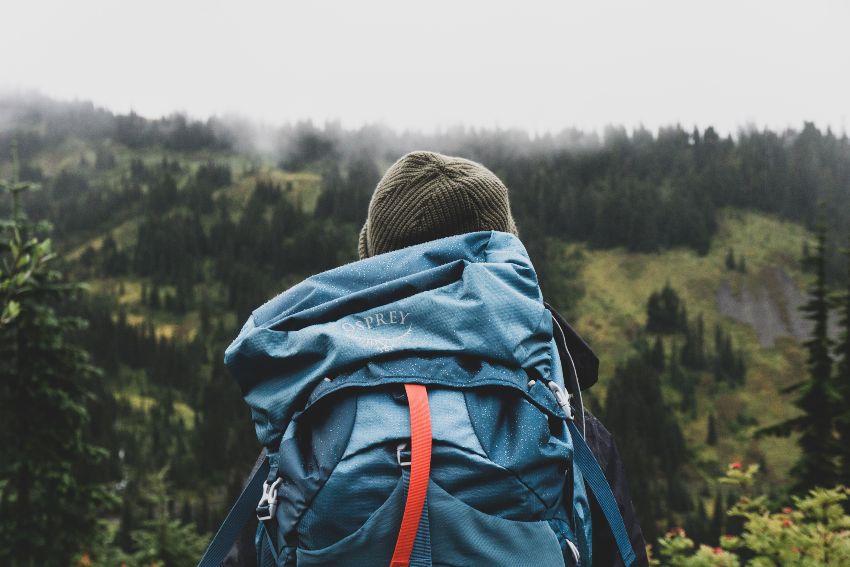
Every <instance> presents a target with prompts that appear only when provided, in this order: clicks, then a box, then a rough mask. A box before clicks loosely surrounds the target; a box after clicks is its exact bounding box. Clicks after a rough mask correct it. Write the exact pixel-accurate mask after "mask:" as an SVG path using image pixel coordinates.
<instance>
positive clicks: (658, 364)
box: [649, 335, 664, 372]
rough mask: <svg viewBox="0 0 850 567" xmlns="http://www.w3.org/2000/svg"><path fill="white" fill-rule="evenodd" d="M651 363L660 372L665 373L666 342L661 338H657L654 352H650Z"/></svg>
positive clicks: (653, 346)
mask: <svg viewBox="0 0 850 567" xmlns="http://www.w3.org/2000/svg"><path fill="white" fill-rule="evenodd" d="M649 362H650V364H652V367H653V368H655V369H656V370H658V371H659V372H664V341H663V340H662V339H661V336H660V335H659V336H657V337H655V342H654V343H653V344H652V350H651V351H650V352H649Z"/></svg>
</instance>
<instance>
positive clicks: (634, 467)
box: [604, 355, 692, 539]
mask: <svg viewBox="0 0 850 567" xmlns="http://www.w3.org/2000/svg"><path fill="white" fill-rule="evenodd" d="M604 415H605V419H606V425H607V426H608V427H609V428H610V430H611V432H612V433H613V434H614V435H615V437H616V438H617V446H618V448H619V449H620V451H621V452H622V457H623V462H624V465H625V467H626V470H628V471H629V481H630V483H631V484H632V486H639V487H640V490H636V491H634V493H633V497H634V499H635V500H634V503H635V508H636V510H637V514H638V516H639V518H640V519H641V526H642V527H643V529H644V533H646V534H648V537H649V538H650V539H653V538H654V536H655V535H657V533H658V526H656V524H655V522H656V520H659V519H664V520H665V521H666V520H668V519H670V518H671V517H672V516H673V515H674V514H675V513H681V512H686V511H687V509H688V508H690V506H691V504H692V503H691V501H690V499H689V497H688V496H687V493H686V492H685V491H684V489H683V484H682V467H683V466H684V465H685V463H686V462H687V460H688V452H687V449H686V447H685V441H684V437H683V436H682V432H681V430H680V428H679V424H678V422H677V420H676V417H675V414H674V412H673V410H672V409H671V408H670V407H668V406H667V404H666V403H665V402H664V399H663V396H662V394H661V387H660V381H659V376H658V372H657V371H656V370H655V369H654V368H652V366H651V365H649V364H648V362H647V361H646V360H645V356H644V355H637V356H634V357H632V358H630V359H628V360H627V361H626V363H625V365H623V366H619V367H617V369H616V371H615V374H614V378H613V380H612V381H611V384H610V386H609V389H608V395H607V398H606V403H605V411H604ZM649 455H652V457H648V456H649Z"/></svg>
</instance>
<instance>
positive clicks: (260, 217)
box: [0, 99, 850, 562]
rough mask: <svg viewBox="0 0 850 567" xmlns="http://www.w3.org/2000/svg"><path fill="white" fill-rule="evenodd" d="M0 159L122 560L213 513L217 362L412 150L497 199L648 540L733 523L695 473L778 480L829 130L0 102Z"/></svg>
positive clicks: (826, 211)
mask: <svg viewBox="0 0 850 567" xmlns="http://www.w3.org/2000/svg"><path fill="white" fill-rule="evenodd" d="M13 142H16V143H17V148H18V153H19V160H20V177H21V179H22V180H23V181H30V182H33V183H36V184H38V185H40V187H41V189H40V190H39V191H35V192H31V193H26V194H24V195H23V209H24V211H25V212H26V213H27V214H28V215H29V217H30V218H31V219H32V220H33V221H48V222H49V223H50V225H52V227H53V229H52V238H53V241H54V246H55V247H56V248H57V249H58V250H59V251H60V253H61V255H62V258H63V260H62V262H63V264H62V266H61V269H62V270H63V271H64V272H66V273H67V274H69V277H70V278H73V279H74V280H78V281H83V282H86V283H87V285H88V292H87V293H81V294H79V295H75V296H74V299H73V300H63V301H62V302H61V310H62V312H63V313H64V314H66V315H69V316H75V317H77V316H78V317H81V318H82V319H84V320H86V321H88V327H87V328H86V329H85V330H80V331H77V332H76V336H78V337H79V340H80V342H81V344H82V346H83V347H84V348H85V349H86V350H87V351H88V352H90V353H91V355H92V361H93V363H94V365H95V366H96V367H98V368H100V369H101V370H102V372H101V374H100V375H99V376H98V378H97V379H96V380H95V381H94V382H95V383H96V388H95V391H96V399H94V400H92V401H91V402H90V403H89V414H90V419H89V421H88V424H87V426H86V427H87V429H88V432H87V439H88V440H89V441H90V442H91V443H93V444H94V445H96V446H98V447H102V448H104V449H105V452H104V455H105V458H104V459H102V460H101V461H100V464H98V465H97V466H96V467H92V469H93V470H92V471H90V473H91V474H92V475H93V478H97V479H98V480H99V481H102V482H104V483H108V484H109V485H110V486H114V487H117V488H116V489H115V491H116V493H117V495H118V496H119V497H120V498H119V499H117V500H116V501H115V502H113V505H112V506H111V508H108V510H109V511H108V512H107V513H106V515H105V517H108V518H110V519H111V520H113V521H112V522H111V524H110V525H111V526H112V527H113V528H114V530H115V542H116V545H117V546H118V547H119V548H120V549H121V550H122V553H127V554H133V553H135V554H136V556H137V557H138V556H139V554H140V553H142V551H141V550H142V549H143V548H144V547H145V545H148V546H150V545H154V544H153V543H150V542H148V543H145V541H146V540H144V537H143V536H139V534H144V533H146V532H144V529H146V526H150V525H151V522H157V521H159V522H168V521H174V522H178V523H182V524H185V525H193V526H194V528H193V529H195V530H196V531H197V532H198V533H199V534H202V535H204V536H205V535H206V534H209V532H210V531H211V530H213V529H214V527H215V526H216V525H217V523H218V522H219V521H220V520H221V518H222V517H223V514H224V512H225V507H226V505H227V504H228V503H229V502H230V501H231V499H232V498H233V497H234V496H235V494H237V493H238V490H239V488H240V485H241V482H242V480H243V478H244V475H245V474H246V472H247V470H248V469H249V468H250V466H251V464H252V463H253V459H254V457H255V456H256V453H257V452H258V451H259V447H258V445H257V442H256V440H255V437H254V434H253V431H252V427H251V420H250V415H249V412H248V410H247V407H246V406H245V405H244V403H243V402H242V400H241V397H240V393H239V390H238V388H237V387H236V385H235V384H234V383H233V382H232V381H231V380H230V378H229V376H228V374H227V371H226V369H225V368H224V365H223V363H222V358H223V352H224V348H225V347H226V346H227V344H228V343H229V341H230V340H231V339H232V338H233V337H235V335H236V333H237V332H238V330H239V328H240V326H241V325H242V323H243V322H244V320H245V318H246V317H247V316H248V315H249V314H250V312H251V310H252V309H254V308H255V307H257V306H258V305H260V304H261V303H262V302H264V301H265V300H267V299H269V298H270V297H272V296H274V295H275V294H277V293H279V292H280V291H282V290H284V289H286V288H287V287H288V286H290V285H292V284H294V283H297V282H298V281H300V280H301V279H303V278H305V277H307V276H309V275H311V274H314V273H317V272H319V271H323V270H326V269H329V268H331V267H334V266H337V265H339V264H341V263H344V262H348V261H352V260H355V259H356V241H357V233H358V230H359V228H360V226H361V225H362V222H363V221H364V219H365V214H366V209H367V206H368V202H369V197H370V195H371V192H372V190H373V188H374V186H375V183H376V182H377V181H378V179H379V178H380V175H381V173H382V171H383V169H384V168H386V167H387V166H388V165H389V164H390V163H392V161H393V160H394V159H396V158H397V157H399V156H400V155H402V154H403V153H404V152H406V151H409V150H412V149H432V150H436V151H443V152H446V153H451V154H457V155H462V156H464V157H468V158H470V159H474V160H477V161H480V162H482V163H483V164H485V165H486V166H488V167H489V168H491V169H492V170H493V171H495V172H496V173H497V174H498V175H499V176H500V177H501V178H502V179H503V180H504V181H505V183H506V184H507V186H508V187H509V189H510V196H511V200H512V205H513V207H514V210H515V216H516V218H517V222H518V225H519V230H520V236H521V238H522V239H523V241H524V242H525V244H526V246H527V248H528V249H529V252H530V254H531V256H532V260H533V261H534V264H535V267H536V268H537V270H538V273H539V276H540V279H541V283H542V287H543V290H544V294H545V295H546V297H547V298H548V300H549V301H550V302H552V303H553V304H554V305H555V306H556V307H558V308H559V309H561V310H562V311H563V312H564V313H565V314H567V315H568V319H569V320H571V321H572V322H573V323H574V324H575V326H576V328H577V329H578V330H579V332H580V333H581V334H582V335H584V336H585V338H586V339H587V340H588V341H589V342H590V344H591V346H593V347H594V349H595V350H596V352H597V354H598V355H599V356H600V358H601V360H602V379H601V381H600V383H599V384H598V385H596V386H595V387H594V388H593V389H592V390H591V391H590V392H589V393H588V395H587V399H586V402H587V403H588V404H589V405H590V407H591V408H592V409H593V410H594V411H595V412H597V413H599V414H600V415H601V417H602V418H603V419H604V421H605V422H606V423H607V424H608V426H609V427H610V428H611V430H612V431H613V432H614V433H615V435H616V436H617V438H618V440H619V441H618V442H619V445H620V448H621V451H622V453H623V455H624V458H625V460H626V463H627V467H628V468H629V473H630V477H631V483H632V490H633V494H634V495H635V504H636V506H637V507H638V512H639V514H640V516H641V518H642V520H643V523H644V527H645V531H646V532H647V535H648V536H650V537H651V538H653V539H654V538H655V537H657V536H659V535H660V534H661V533H662V532H663V530H664V529H666V527H669V526H672V525H683V526H685V527H686V528H687V530H688V533H689V534H691V535H692V537H694V538H695V539H697V540H698V541H702V542H705V543H711V544H714V545H716V543H717V542H718V540H719V538H720V536H721V535H723V534H725V533H727V531H726V530H727V529H734V526H727V525H726V524H725V522H726V520H725V511H726V508H727V507H728V506H731V498H732V497H733V494H732V493H731V492H730V491H729V490H727V489H725V488H721V487H718V486H717V485H716V484H715V483H714V482H713V480H712V479H714V478H715V477H717V476H718V475H719V474H721V473H722V472H723V471H724V470H726V468H727V466H728V463H730V462H738V461H746V462H749V463H757V464H759V465H760V472H759V477H758V478H759V482H761V483H763V484H764V486H765V489H766V491H767V492H769V493H770V494H771V496H772V497H780V496H782V495H784V494H786V493H787V492H788V491H789V490H791V488H792V487H793V486H794V484H795V474H796V473H795V470H796V469H794V468H793V467H794V465H795V463H796V462H797V461H798V460H799V459H800V451H799V449H798V447H797V443H796V437H794V436H791V437H779V436H772V435H756V434H757V432H759V431H761V430H762V429H763V428H765V427H768V426H771V425H775V424H777V423H779V422H782V421H783V420H785V419H787V418H788V417H790V416H795V415H799V414H800V412H801V411H803V410H800V409H799V408H796V407H795V406H794V405H793V400H794V394H793V391H788V392H785V393H782V392H783V390H784V389H786V388H788V387H789V386H793V385H794V384H795V383H797V382H798V381H799V380H800V379H801V377H802V376H803V375H804V374H805V372H806V364H805V361H806V351H805V348H804V345H803V344H802V341H803V340H805V339H807V338H808V337H809V335H810V334H811V332H812V323H810V322H807V321H805V320H803V319H801V317H800V313H799V312H798V309H797V307H798V306H799V304H800V303H802V301H803V297H804V294H805V291H804V290H805V288H806V286H807V285H810V284H811V283H812V281H813V280H814V279H815V277H816V275H817V274H816V273H815V272H813V270H812V269H811V267H810V265H809V264H808V263H805V262H803V260H804V258H805V257H809V256H814V255H815V253H816V249H815V240H814V238H813V236H812V231H813V230H814V229H815V227H816V226H817V225H818V224H819V223H820V225H822V226H823V227H825V229H824V232H825V234H824V238H825V241H826V243H827V244H826V249H825V251H824V253H823V257H824V259H825V260H824V261H825V264H824V273H825V274H826V279H825V280H824V281H825V285H826V284H828V285H830V286H832V287H834V288H846V286H847V271H848V270H847V262H846V257H845V256H844V255H842V253H841V249H842V247H843V246H844V245H845V244H846V243H847V242H848V231H850V206H848V203H850V140H848V138H847V137H846V136H845V135H841V136H837V135H835V134H834V133H832V132H829V131H827V132H822V131H819V130H818V129H817V128H816V127H815V126H814V125H812V124H804V125H801V129H800V130H798V131H787V132H771V131H754V130H744V131H742V132H740V133H739V134H738V135H737V136H736V137H734V138H733V137H729V136H726V137H724V136H720V135H718V133H717V132H715V131H714V130H713V129H711V128H708V129H705V130H693V131H689V130H685V129H683V128H681V127H678V126H675V127H670V128H667V129H663V130H661V131H659V132H656V133H653V132H648V131H646V130H640V129H639V130H636V131H634V132H631V133H629V132H627V131H626V130H625V129H618V128H611V129H609V130H607V131H606V132H604V134H602V135H597V134H592V133H591V134H589V133H582V132H578V131H565V132H562V133H560V134H557V135H545V136H541V137H530V136H528V135H527V134H525V133H522V132H516V131H487V130H457V131H447V132H444V133H440V134H434V135H422V134H412V133H405V134H400V133H396V132H392V131H389V130H386V129H384V128H380V127H364V128H361V129H358V130H344V129H342V128H340V127H338V126H337V125H333V124H331V125H327V126H325V127H323V128H318V127H316V126H314V125H312V124H309V123H305V124H298V125H295V126H288V127H284V128H279V129H268V128H259V127H256V126H252V125H250V124H242V123H235V122H224V121H220V120H209V121H206V122H198V121H194V120H191V119H188V118H186V117H183V116H172V117H167V118H162V119H159V120H148V119H145V118H142V117H139V116H136V115H133V114H131V115H114V114H112V113H110V112H107V111H105V110H101V109H97V108H95V107H93V106H92V105H90V104H86V103H57V102H53V101H49V100H43V99H35V100H30V101H27V102H23V101H19V100H13V99H7V100H0V178H9V177H11V175H12V173H11V171H12V164H11V160H10V158H9V155H10V154H9V151H10V148H11V147H12V144H13ZM9 207H10V204H9V203H8V202H6V201H0V218H5V217H8V216H10V215H11V214H12V211H11V210H10V208H9ZM39 230H42V229H39ZM45 234H46V233H45ZM735 302H738V303H735ZM730 306H738V307H737V308H730ZM834 308H835V309H839V308H840V306H839V305H837V304H836V305H835V306H834ZM747 310H750V311H747ZM736 312H742V313H744V312H746V313H749V315H746V314H743V315H740V316H736ZM764 320H770V321H772V323H770V325H772V326H771V327H770V328H769V329H764V328H760V327H759V326H758V325H753V323H754V322H758V321H764ZM839 327H840V326H839V325H837V323H836V321H835V318H833V323H832V326H831V327H830V329H832V330H831V331H829V333H831V334H830V336H832V337H833V338H836V339H837V338H838V337H839V336H840V334H841V329H840V328H839ZM765 337H768V339H765ZM836 357H838V359H840V357H841V355H840V353H838V354H836ZM844 364H845V365H846V364H847V362H846V360H845V361H844ZM19 410H20V411H27V409H26V408H19ZM151 486H154V487H155V491H159V492H156V493H157V494H159V495H160V496H159V500H157V501H156V502H153V503H152V502H151V501H150V500H149V499H148V500H146V499H145V498H143V497H142V495H143V494H144V493H145V492H149V491H151V490H153V489H151V488H150V487H151ZM0 490H2V487H0ZM134 534H135V535H134ZM140 538H141V539H140ZM172 544H173V545H175V546H177V545H179V544H178V543H173V542H172ZM172 544H169V545H172ZM157 545H164V544H161V543H160V544H157ZM174 553H177V551H174ZM2 557H3V555H2V552H0V562H2Z"/></svg>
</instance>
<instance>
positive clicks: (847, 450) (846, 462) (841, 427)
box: [835, 242, 850, 482]
mask: <svg viewBox="0 0 850 567" xmlns="http://www.w3.org/2000/svg"><path fill="white" fill-rule="evenodd" d="M844 255H845V256H846V257H847V283H846V288H845V290H844V293H842V294H841V295H840V304H839V313H840V317H841V319H840V321H839V324H840V327H841V335H840V337H839V340H838V343H837V344H836V345H835V354H836V357H837V359H838V368H837V372H836V375H835V386H836V390H837V392H838V395H839V396H840V402H839V403H840V409H839V415H838V419H837V421H836V427H837V429H838V437H839V441H840V457H841V479H843V482H850V242H848V246H847V248H846V249H845V250H844Z"/></svg>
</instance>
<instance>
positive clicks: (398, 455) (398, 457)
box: [395, 443, 410, 467]
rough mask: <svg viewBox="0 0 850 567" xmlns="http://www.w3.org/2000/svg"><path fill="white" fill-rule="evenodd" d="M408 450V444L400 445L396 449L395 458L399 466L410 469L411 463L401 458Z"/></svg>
mask: <svg viewBox="0 0 850 567" xmlns="http://www.w3.org/2000/svg"><path fill="white" fill-rule="evenodd" d="M405 450H407V443H399V445H398V447H396V449H395V458H396V461H398V464H399V466H402V467H409V466H410V461H404V460H402V458H401V452H402V451H405Z"/></svg>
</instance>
